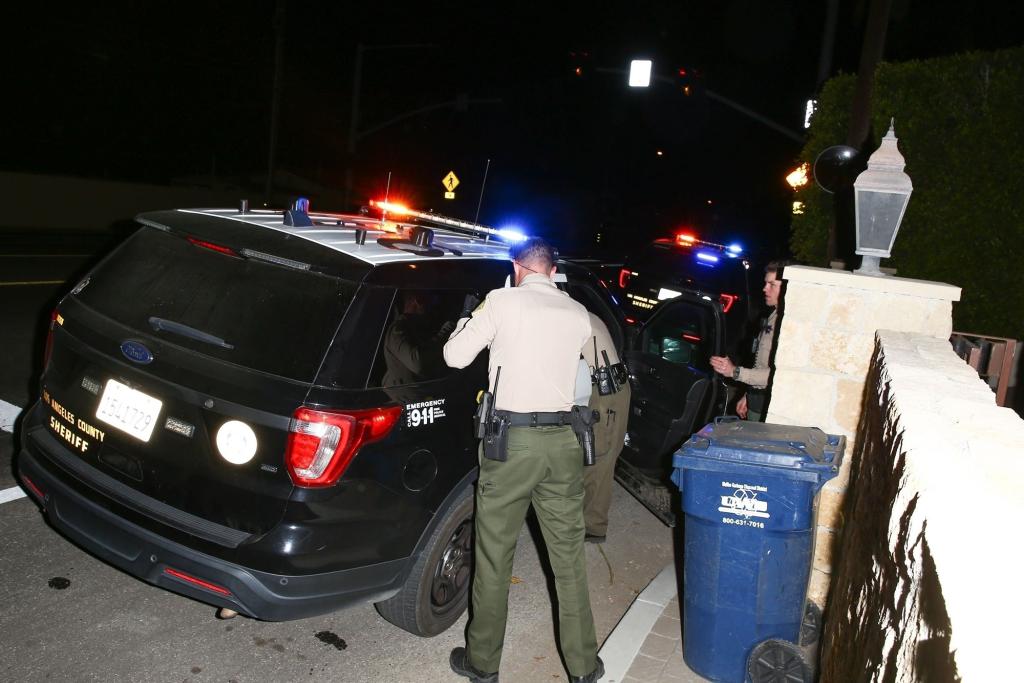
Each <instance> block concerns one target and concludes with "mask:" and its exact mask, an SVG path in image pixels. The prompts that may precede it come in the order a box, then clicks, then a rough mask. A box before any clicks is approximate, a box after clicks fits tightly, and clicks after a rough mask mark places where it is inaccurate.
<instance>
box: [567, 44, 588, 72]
mask: <svg viewBox="0 0 1024 683" xmlns="http://www.w3.org/2000/svg"><path fill="white" fill-rule="evenodd" d="M568 64H569V77H570V78H583V77H585V76H589V75H590V52H589V51H588V50H569V60H568Z"/></svg>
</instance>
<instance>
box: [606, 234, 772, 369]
mask: <svg viewBox="0 0 1024 683" xmlns="http://www.w3.org/2000/svg"><path fill="white" fill-rule="evenodd" d="M749 271H750V262H749V261H748V260H747V258H746V257H745V255H744V253H743V248H742V247H741V246H740V245H739V244H729V245H724V244H716V243H714V242H708V241H706V240H701V239H698V238H697V236H696V235H694V234H693V233H692V232H680V233H678V234H676V235H674V236H673V237H671V238H667V237H666V238H661V239H657V240H654V241H653V242H651V243H649V244H647V245H645V246H644V247H642V248H641V249H639V250H638V251H636V252H635V253H633V254H631V255H630V258H629V259H627V260H626V262H625V263H624V264H623V265H622V268H621V269H620V270H619V274H618V275H619V277H618V284H619V289H620V290H621V291H622V294H623V296H624V297H625V302H624V303H625V304H626V307H627V309H628V310H629V311H630V314H631V316H632V317H634V318H637V319H639V320H646V319H647V318H648V317H649V316H650V315H651V313H652V312H653V311H654V309H656V308H657V307H658V306H659V305H660V304H661V303H662V302H663V301H666V300H669V299H673V298H675V297H677V296H679V294H680V293H681V292H693V293H696V294H698V295H703V296H709V297H711V298H713V299H716V300H717V301H718V302H719V303H720V304H721V306H722V313H724V314H725V322H726V333H727V335H728V338H729V340H730V342H731V344H732V345H733V346H735V345H736V344H738V343H739V342H740V341H741V340H743V339H744V338H745V335H746V334H747V332H748V325H749V324H750V322H751V321H752V319H753V318H755V317H756V316H757V315H758V313H760V305H759V303H758V302H757V301H755V300H753V299H751V288H750V278H749ZM757 290H758V288H757V287H755V288H754V294H755V296H756V294H757ZM729 351H730V352H732V353H736V352H737V349H736V348H730V349H729Z"/></svg>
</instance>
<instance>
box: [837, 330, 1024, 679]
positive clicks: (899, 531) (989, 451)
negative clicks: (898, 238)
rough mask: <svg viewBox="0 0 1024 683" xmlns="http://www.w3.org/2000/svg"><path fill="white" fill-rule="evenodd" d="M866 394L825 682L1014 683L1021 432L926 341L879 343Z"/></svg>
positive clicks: (1023, 456)
mask: <svg viewBox="0 0 1024 683" xmlns="http://www.w3.org/2000/svg"><path fill="white" fill-rule="evenodd" d="M864 396H865V401H864V411H863V414H862V417H861V419H860V421H859V427H858V430H857V434H856V437H857V438H856V447H855V449H854V452H853V453H850V454H849V455H852V456H853V457H852V458H850V462H851V463H852V468H853V469H852V475H851V477H852V478H851V481H850V487H851V488H850V490H851V492H852V495H851V498H850V500H849V501H847V506H846V510H847V523H846V525H845V528H844V529H843V531H842V532H841V543H840V545H839V548H840V550H838V551H837V554H836V563H835V566H834V580H833V586H832V594H831V596H830V599H829V608H828V611H827V613H826V619H825V632H824V635H823V638H822V668H821V681H823V682H831V681H836V682H839V681H843V682H845V681H887V682H902V681H957V680H963V681H1000V680H1016V679H1017V678H1019V677H1020V664H1019V659H1018V657H1017V652H1016V647H1019V645H1018V638H1017V627H1018V624H1019V622H1020V615H1021V614H1024V591H1022V590H1021V589H1020V588H1019V586H1018V577H1019V576H1020V568H1021V562H1022V559H1024V553H1022V550H1021V544H1020V540H1019V539H1020V532H1019V530H1018V526H1019V525H1020V524H1021V523H1022V520H1024V494H1022V490H1024V421H1022V420H1021V419H1020V418H1019V417H1018V416H1017V415H1016V414H1015V413H1014V412H1013V411H1011V410H1009V409H1006V408H999V407H997V406H996V405H995V398H994V396H993V393H992V391H991V389H990V388H989V387H988V385H986V384H985V383H984V382H983V381H982V380H980V379H979V378H978V376H977V374H976V373H975V372H974V371H973V370H971V369H970V368H969V367H968V366H967V365H966V364H965V363H964V362H963V361H962V360H960V359H959V358H958V357H957V356H956V355H955V354H954V353H953V351H952V349H951V348H950V345H949V343H948V341H946V340H945V339H942V338H937V337H934V336H928V335H922V334H913V333H900V332H892V331H886V330H882V331H879V332H878V333H877V335H876V337H875V345H874V352H873V356H872V360H871V363H870V369H869V373H868V377H867V383H866V389H865V392H864Z"/></svg>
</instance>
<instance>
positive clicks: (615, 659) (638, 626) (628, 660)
mask: <svg viewBox="0 0 1024 683" xmlns="http://www.w3.org/2000/svg"><path fill="white" fill-rule="evenodd" d="M675 596H676V567H675V563H674V562H673V563H670V564H669V565H668V566H667V567H665V568H664V569H662V570H661V573H659V574H658V575H657V576H656V577H654V579H652V580H651V582H650V583H649V584H647V587H646V588H644V589H643V591H641V592H640V595H638V596H637V597H636V600H634V601H633V604H632V605H630V607H629V609H628V610H626V613H625V614H624V615H622V619H620V620H619V623H618V624H616V625H615V628H613V629H612V632H611V634H610V635H609V636H608V638H607V640H605V641H604V645H602V646H601V649H600V650H599V651H598V655H600V657H601V660H602V661H604V678H602V679H601V680H603V681H621V680H622V679H623V678H625V676H626V672H627V671H629V667H630V666H632V665H633V660H634V659H636V656H637V654H638V653H639V652H640V648H641V646H643V644H644V641H645V640H646V639H647V636H648V635H650V632H651V629H652V628H653V627H654V624H655V622H656V621H658V618H659V617H660V616H661V613H662V612H663V611H664V610H665V606H666V605H668V603H669V602H670V601H671V600H672V598H674V597H675Z"/></svg>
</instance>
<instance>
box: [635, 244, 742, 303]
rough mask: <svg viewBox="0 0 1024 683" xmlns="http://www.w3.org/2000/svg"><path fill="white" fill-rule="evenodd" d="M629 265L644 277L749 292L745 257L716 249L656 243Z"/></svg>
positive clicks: (714, 289) (717, 290) (708, 289)
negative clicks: (736, 256)
mask: <svg viewBox="0 0 1024 683" xmlns="http://www.w3.org/2000/svg"><path fill="white" fill-rule="evenodd" d="M699 255H703V258H700V257H699ZM712 259H717V260H714V261H713V260H712ZM629 266H630V268H631V269H632V270H634V271H636V272H638V273H640V276H642V277H644V276H649V277H660V278H666V280H668V279H672V280H677V278H678V281H680V282H685V283H687V284H689V285H690V286H691V287H692V288H695V289H699V290H701V291H704V292H711V293H714V294H721V293H723V292H724V293H727V294H738V295H741V296H745V295H746V292H747V285H746V271H745V269H744V268H743V263H742V261H741V260H740V259H734V258H730V257H729V256H728V255H726V254H723V253H722V252H720V251H718V250H715V249H703V248H701V247H683V246H678V245H675V244H657V243H655V244H651V245H649V246H648V247H647V248H645V249H644V250H643V251H641V252H639V253H638V254H637V255H636V256H635V257H633V258H632V259H630V261H629Z"/></svg>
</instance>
